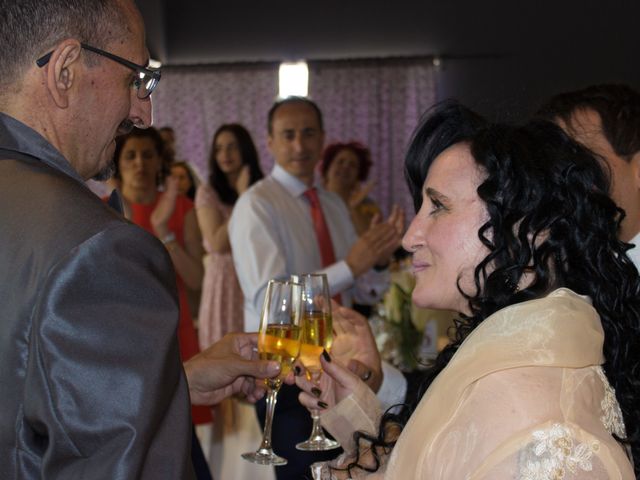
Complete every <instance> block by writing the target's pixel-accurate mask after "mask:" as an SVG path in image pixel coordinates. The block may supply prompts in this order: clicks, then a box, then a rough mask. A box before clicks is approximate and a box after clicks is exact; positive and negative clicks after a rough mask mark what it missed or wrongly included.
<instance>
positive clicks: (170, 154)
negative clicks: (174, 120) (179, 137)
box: [158, 126, 176, 170]
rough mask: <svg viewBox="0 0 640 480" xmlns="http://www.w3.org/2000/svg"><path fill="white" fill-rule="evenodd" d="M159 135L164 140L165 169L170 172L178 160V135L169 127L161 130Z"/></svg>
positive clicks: (163, 156)
mask: <svg viewBox="0 0 640 480" xmlns="http://www.w3.org/2000/svg"><path fill="white" fill-rule="evenodd" d="M158 133H159V134H160V137H161V138H162V145H163V150H162V158H163V160H164V168H165V169H166V170H168V169H170V168H171V165H172V164H173V162H175V160H176V133H175V131H174V130H173V128H172V127H169V126H164V127H161V128H159V129H158Z"/></svg>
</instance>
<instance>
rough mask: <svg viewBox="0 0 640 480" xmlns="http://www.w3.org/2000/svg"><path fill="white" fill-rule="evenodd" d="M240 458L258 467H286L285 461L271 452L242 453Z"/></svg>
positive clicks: (261, 450)
mask: <svg viewBox="0 0 640 480" xmlns="http://www.w3.org/2000/svg"><path fill="white" fill-rule="evenodd" d="M242 458H244V459H245V460H247V461H249V462H251V463H257V464H258V465H286V464H287V459H286V458H282V457H279V456H278V455H276V454H275V453H273V451H272V450H266V449H264V450H263V449H260V450H258V451H257V452H248V453H243V454H242Z"/></svg>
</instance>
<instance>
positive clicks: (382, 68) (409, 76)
mask: <svg viewBox="0 0 640 480" xmlns="http://www.w3.org/2000/svg"><path fill="white" fill-rule="evenodd" d="M309 96H310V97H311V98H312V99H313V100H314V101H315V102H317V103H318V105H319V106H320V108H321V110H322V112H323V115H324V122H325V131H326V144H327V145H328V144H329V143H332V142H336V141H342V142H344V141H349V140H357V141H359V142H362V143H363V144H365V145H367V146H368V147H369V149H371V153H372V160H373V166H372V168H371V172H370V174H369V180H373V181H374V182H375V188H374V190H373V191H372V193H371V197H372V198H373V199H374V200H375V201H376V202H377V203H378V204H379V205H380V207H381V208H382V210H383V211H384V212H386V213H388V211H389V210H390V208H391V206H392V205H393V204H394V203H397V204H399V205H400V206H401V207H403V208H404V209H405V212H406V213H407V215H408V217H409V218H411V216H412V213H413V203H412V201H411V199H410V196H409V192H408V189H407V187H406V185H405V180H404V173H403V160H404V154H405V151H406V148H407V145H408V142H409V140H410V138H411V134H412V132H413V130H414V129H415V127H416V126H417V124H418V121H419V119H420V116H421V115H422V114H423V113H424V111H425V110H427V109H428V108H429V107H430V106H431V105H433V103H434V102H435V99H436V89H435V75H434V68H433V65H432V62H431V60H429V59H424V58H415V59H377V60H355V61H354V60H350V61H330V62H309Z"/></svg>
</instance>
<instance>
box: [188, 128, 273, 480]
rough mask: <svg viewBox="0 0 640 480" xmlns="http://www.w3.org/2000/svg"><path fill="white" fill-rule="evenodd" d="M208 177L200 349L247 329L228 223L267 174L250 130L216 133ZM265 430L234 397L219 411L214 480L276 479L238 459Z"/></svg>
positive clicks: (199, 211) (203, 192)
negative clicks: (239, 201) (236, 206)
mask: <svg viewBox="0 0 640 480" xmlns="http://www.w3.org/2000/svg"><path fill="white" fill-rule="evenodd" d="M209 171H210V175H209V181H208V182H206V183H204V182H203V183H202V184H201V185H200V186H199V187H198V190H197V192H196V202H195V203H196V215H197V217H198V223H199V225H200V230H201V232H202V238H203V244H204V248H205V250H206V252H207V256H206V258H205V274H204V280H203V283H202V296H201V298H200V314H199V315H198V324H199V328H198V337H199V341H200V347H201V348H203V349H204V348H206V347H208V346H209V345H211V344H212V343H213V342H215V341H216V340H218V339H220V338H222V337H223V336H224V335H225V334H226V333H228V332H233V331H243V330H244V314H243V302H244V297H243V295H242V290H241V289H240V284H239V283H238V278H237V276H236V271H235V268H234V266H233V259H232V257H231V245H230V244H229V235H228V233H227V223H228V221H229V217H230V216H231V211H232V210H233V205H234V204H235V202H236V200H237V199H238V197H239V196H240V195H241V194H242V193H244V191H245V190H247V189H248V188H249V186H250V185H251V184H253V183H255V182H257V181H258V180H260V179H261V178H262V177H263V175H262V171H261V170H260V165H259V163H258V152H257V151H256V147H255V145H254V144H253V140H252V139H251V135H249V132H248V131H247V129H246V128H244V127H243V126H242V125H238V124H226V125H222V126H221V127H220V128H218V130H217V131H216V132H215V134H214V136H213V143H212V145H211V154H210V155H209ZM260 436H261V430H260V425H259V424H258V420H257V417H256V415H255V409H254V408H253V406H252V405H251V404H249V403H245V402H243V401H242V400H240V399H235V398H229V399H226V400H225V401H223V402H222V403H221V404H219V405H217V406H216V408H215V410H214V423H213V431H212V432H211V439H210V443H211V448H210V455H209V464H210V466H211V470H212V473H213V476H214V478H234V479H237V480H250V479H251V480H252V479H255V478H261V479H264V480H271V479H273V478H274V475H273V469H268V470H267V471H265V470H264V469H265V467H264V466H256V465H253V464H250V463H248V462H239V461H238V459H239V458H240V454H241V453H243V452H246V451H248V450H250V449H251V448H254V446H255V445H256V443H258V442H259V441H260Z"/></svg>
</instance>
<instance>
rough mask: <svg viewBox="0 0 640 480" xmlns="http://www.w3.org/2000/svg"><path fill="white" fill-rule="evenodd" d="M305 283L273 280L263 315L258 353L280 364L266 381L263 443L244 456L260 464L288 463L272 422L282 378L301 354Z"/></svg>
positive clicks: (261, 356)
mask: <svg viewBox="0 0 640 480" xmlns="http://www.w3.org/2000/svg"><path fill="white" fill-rule="evenodd" d="M301 306H302V285H300V284H299V283H296V282H293V281H290V280H285V281H280V280H271V281H269V284H268V285H267V291H266V294H265V298H264V305H263V307H262V315H261V317H260V332H259V334H258V354H259V356H260V358H261V359H263V360H274V361H276V362H279V363H280V366H281V371H280V375H278V376H277V377H276V378H269V379H266V380H265V385H266V386H267V415H266V419H265V425H264V433H263V436H262V442H261V443H260V446H259V447H258V450H257V451H255V452H249V453H243V454H242V458H244V459H245V460H248V461H250V462H253V463H257V464H259V465H286V464H287V459H286V458H282V457H280V456H278V455H276V454H275V453H274V452H273V449H272V445H271V425H272V423H273V413H274V411H275V408H276V398H277V395H278V391H279V390H280V386H281V385H282V379H283V378H284V377H286V376H287V374H288V373H289V372H290V371H291V368H292V366H293V363H294V362H295V360H296V358H298V355H299V353H300V338H301V334H302V328H301V321H302V311H301Z"/></svg>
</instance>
